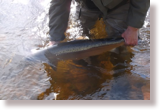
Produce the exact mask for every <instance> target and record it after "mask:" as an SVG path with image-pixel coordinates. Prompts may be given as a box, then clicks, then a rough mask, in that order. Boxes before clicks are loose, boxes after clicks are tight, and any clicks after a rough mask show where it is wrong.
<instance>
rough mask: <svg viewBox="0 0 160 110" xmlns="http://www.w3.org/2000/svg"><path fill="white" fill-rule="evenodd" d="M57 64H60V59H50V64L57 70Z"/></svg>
mask: <svg viewBox="0 0 160 110" xmlns="http://www.w3.org/2000/svg"><path fill="white" fill-rule="evenodd" d="M57 64H58V60H54V61H49V65H50V66H51V68H52V69H53V70H54V71H57Z"/></svg>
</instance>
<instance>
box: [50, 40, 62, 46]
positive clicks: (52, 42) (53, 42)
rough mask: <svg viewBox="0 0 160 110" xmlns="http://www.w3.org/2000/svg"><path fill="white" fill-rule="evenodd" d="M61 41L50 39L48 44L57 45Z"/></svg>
mask: <svg viewBox="0 0 160 110" xmlns="http://www.w3.org/2000/svg"><path fill="white" fill-rule="evenodd" d="M58 43H59V42H58V41H49V43H48V46H54V45H57V44H58Z"/></svg>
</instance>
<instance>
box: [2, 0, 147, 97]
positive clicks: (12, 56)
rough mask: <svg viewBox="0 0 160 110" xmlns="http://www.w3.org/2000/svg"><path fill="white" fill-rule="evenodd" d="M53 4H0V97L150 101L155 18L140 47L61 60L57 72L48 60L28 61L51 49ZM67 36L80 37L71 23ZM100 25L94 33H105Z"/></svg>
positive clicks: (44, 0)
mask: <svg viewBox="0 0 160 110" xmlns="http://www.w3.org/2000/svg"><path fill="white" fill-rule="evenodd" d="M49 6H50V1H48V0H0V7H1V8H0V99H1V100H149V99H150V19H149V13H150V12H148V13H147V17H146V20H145V23H144V26H143V28H142V29H140V40H139V45H137V46H135V47H119V48H117V49H115V50H114V51H110V52H105V53H103V54H99V55H96V56H90V57H87V58H84V59H80V60H71V59H68V60H60V61H58V62H57V69H56V70H54V69H52V68H51V67H50V66H49V65H48V64H46V63H44V62H39V63H33V62H32V63H30V62H26V61H25V60H24V59H25V58H26V57H27V56H28V55H30V54H32V53H34V52H36V51H37V50H40V49H43V48H46V47H47V44H48V42H49V39H48V30H49V28H48V9H49ZM74 9H75V7H74V6H72V12H71V18H70V22H69V28H68V30H67V33H66V35H67V38H66V39H65V40H64V41H70V40H74V39H83V38H84V39H86V38H87V36H83V37H82V36H81V33H82V29H81V27H80V26H77V23H78V21H76V22H75V21H72V17H74V13H75V10H74ZM103 27H104V26H103V23H101V21H99V22H97V23H96V25H95V28H94V29H92V30H91V33H93V34H95V33H96V34H95V36H96V37H97V36H101V35H104V34H103V32H102V31H103V30H104V29H102V28H103Z"/></svg>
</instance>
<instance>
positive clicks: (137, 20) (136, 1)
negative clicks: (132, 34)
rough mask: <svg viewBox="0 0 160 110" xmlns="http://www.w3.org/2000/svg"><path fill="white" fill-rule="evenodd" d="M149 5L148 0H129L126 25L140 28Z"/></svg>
mask: <svg viewBox="0 0 160 110" xmlns="http://www.w3.org/2000/svg"><path fill="white" fill-rule="evenodd" d="M149 6H150V0H130V9H129V12H128V18H127V23H128V26H131V27H135V28H141V27H142V26H143V24H144V20H145V17H146V13H147V11H148V8H149Z"/></svg>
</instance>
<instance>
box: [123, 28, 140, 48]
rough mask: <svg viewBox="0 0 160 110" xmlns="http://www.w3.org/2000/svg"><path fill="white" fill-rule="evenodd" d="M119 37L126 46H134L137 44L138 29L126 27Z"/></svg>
mask: <svg viewBox="0 0 160 110" xmlns="http://www.w3.org/2000/svg"><path fill="white" fill-rule="evenodd" d="M121 36H122V37H123V38H124V40H125V44H126V45H129V46H135V45H137V44H138V28H134V27H131V26H128V28H127V30H126V31H125V32H124V33H123V34H122V35H121Z"/></svg>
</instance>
